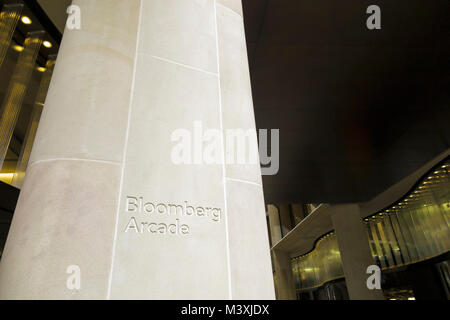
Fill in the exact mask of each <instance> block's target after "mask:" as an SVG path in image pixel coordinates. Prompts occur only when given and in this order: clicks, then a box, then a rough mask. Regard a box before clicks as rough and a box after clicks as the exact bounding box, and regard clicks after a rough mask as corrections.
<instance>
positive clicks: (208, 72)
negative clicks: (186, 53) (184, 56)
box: [140, 52, 219, 77]
mask: <svg viewBox="0 0 450 320" xmlns="http://www.w3.org/2000/svg"><path fill="white" fill-rule="evenodd" d="M140 54H145V55H148V56H150V57H152V58H154V59H156V60H160V61H164V62H167V63H171V64H175V65H177V66H180V67H184V68H187V69H191V70H194V71H198V72H202V73H205V74H208V75H210V76H214V77H218V76H219V74H218V73H214V72H210V71H206V70H203V69H201V68H197V67H193V66H190V65H187V64H184V63H180V62H176V61H174V60H170V59H166V58H162V57H158V56H155V55H152V54H149V53H146V52H141V53H140Z"/></svg>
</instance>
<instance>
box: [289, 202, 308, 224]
mask: <svg viewBox="0 0 450 320" xmlns="http://www.w3.org/2000/svg"><path fill="white" fill-rule="evenodd" d="M291 208H292V215H293V217H294V222H295V225H297V224H299V223H300V222H302V220H303V219H305V211H304V209H303V205H302V204H300V203H293V204H291Z"/></svg>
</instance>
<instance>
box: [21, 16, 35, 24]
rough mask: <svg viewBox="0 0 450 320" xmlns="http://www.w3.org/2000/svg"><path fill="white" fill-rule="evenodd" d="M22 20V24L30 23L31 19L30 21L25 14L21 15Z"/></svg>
mask: <svg viewBox="0 0 450 320" xmlns="http://www.w3.org/2000/svg"><path fill="white" fill-rule="evenodd" d="M22 22H23V23H24V24H31V23H32V22H33V21H31V19H30V18H28V17H27V16H23V17H22Z"/></svg>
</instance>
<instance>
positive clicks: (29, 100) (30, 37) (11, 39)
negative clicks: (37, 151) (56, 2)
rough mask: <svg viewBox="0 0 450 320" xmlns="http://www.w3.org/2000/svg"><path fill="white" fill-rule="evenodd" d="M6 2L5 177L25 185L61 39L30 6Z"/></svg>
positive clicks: (1, 75) (2, 35) (0, 144)
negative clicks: (52, 33)
mask: <svg viewBox="0 0 450 320" xmlns="http://www.w3.org/2000/svg"><path fill="white" fill-rule="evenodd" d="M0 6H1V12H0V169H1V171H0V182H3V183H6V184H8V185H11V186H14V187H15V188H18V189H20V188H21V187H22V182H23V179H24V176H25V172H26V168H27V165H28V160H29V156H30V153H31V149H32V145H33V143H34V138H35V134H36V131H37V127H38V124H39V120H40V116H41V113H42V109H43V105H44V101H45V97H46V95H47V91H48V87H49V83H50V79H51V76H52V71H53V67H54V65H55V61H56V54H57V52H58V46H59V44H58V41H57V40H54V39H55V38H54V37H52V36H51V35H50V34H49V33H48V32H47V29H46V27H45V26H44V25H43V24H41V22H40V21H41V19H40V18H42V17H38V16H37V15H35V14H34V12H32V11H31V9H30V8H28V7H27V6H24V5H23V4H4V5H2V1H0Z"/></svg>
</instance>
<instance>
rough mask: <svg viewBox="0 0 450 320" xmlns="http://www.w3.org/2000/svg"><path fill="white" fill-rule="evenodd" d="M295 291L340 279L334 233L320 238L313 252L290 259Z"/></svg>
mask: <svg viewBox="0 0 450 320" xmlns="http://www.w3.org/2000/svg"><path fill="white" fill-rule="evenodd" d="M292 269H293V272H294V279H295V285H296V289H297V290H308V289H312V288H316V287H320V286H322V285H323V284H324V283H326V282H328V281H331V280H334V279H338V278H342V277H343V276H344V271H343V269H342V261H341V254H340V252H339V247H338V243H337V239H336V235H335V234H334V233H330V234H328V235H326V236H325V237H323V238H321V239H320V240H319V241H318V242H317V244H316V247H315V249H314V250H313V251H311V252H310V253H308V254H305V255H302V256H299V257H297V258H294V259H292Z"/></svg>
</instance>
